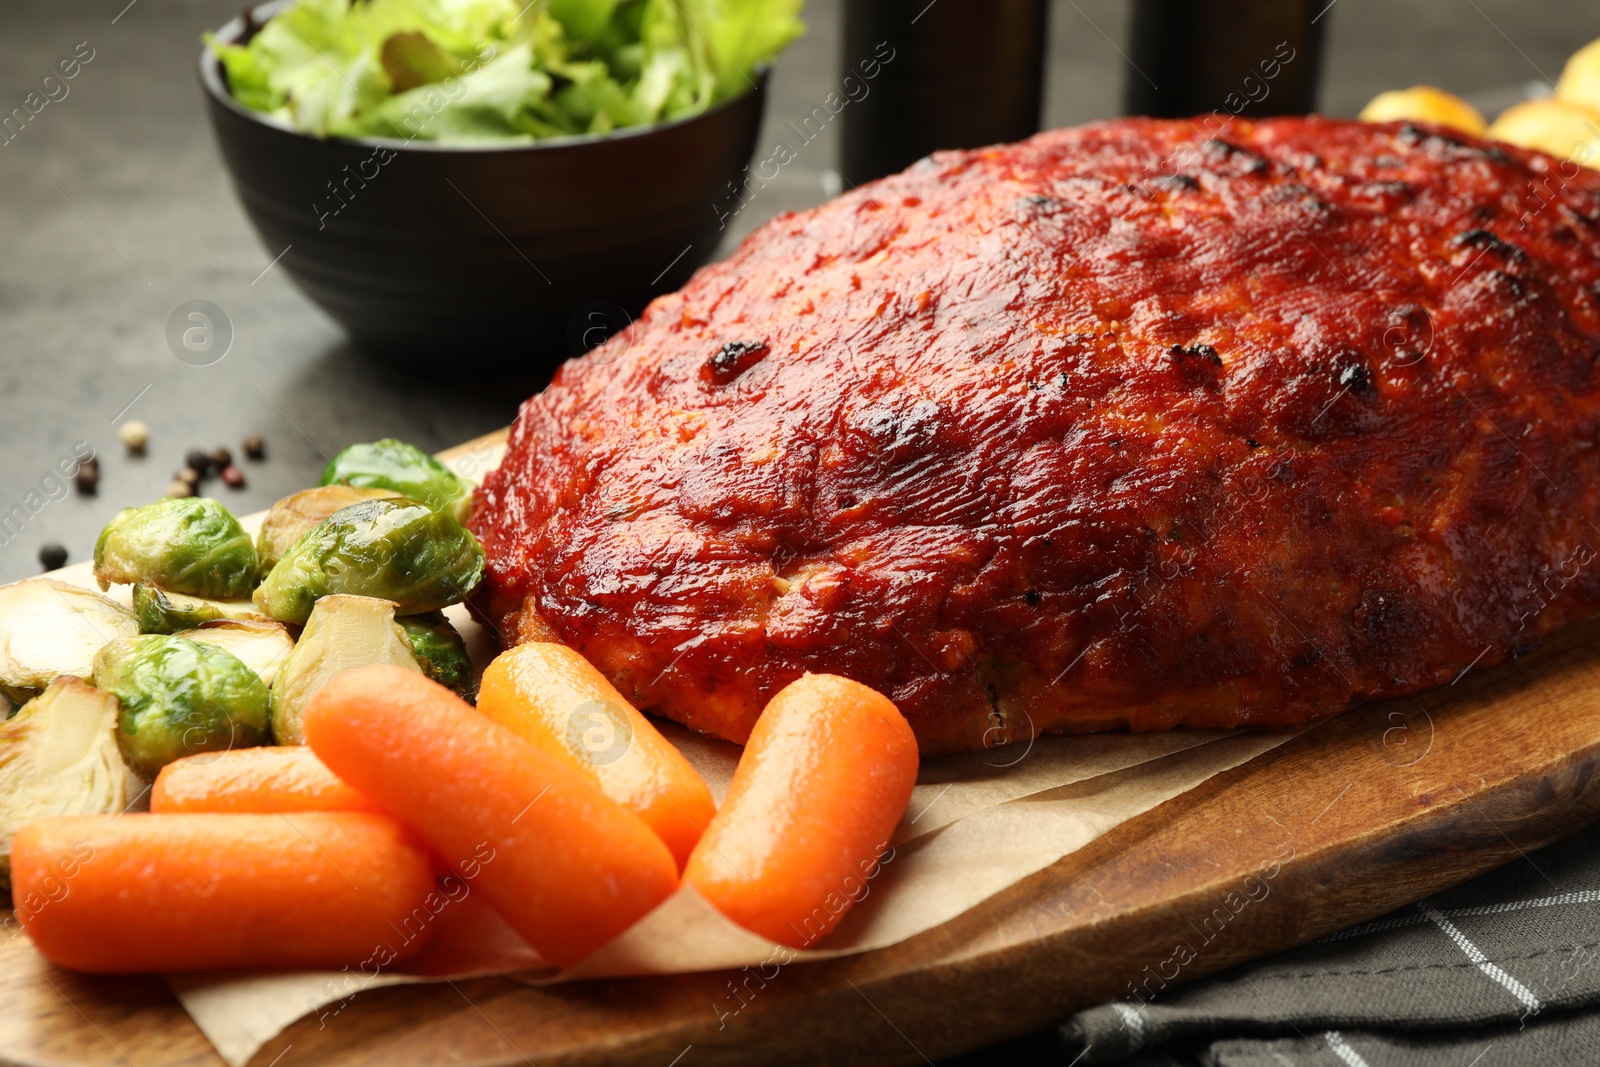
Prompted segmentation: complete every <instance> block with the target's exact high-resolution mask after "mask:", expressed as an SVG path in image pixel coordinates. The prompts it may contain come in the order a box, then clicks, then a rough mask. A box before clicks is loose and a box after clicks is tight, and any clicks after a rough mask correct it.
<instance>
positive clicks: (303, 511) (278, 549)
mask: <svg viewBox="0 0 1600 1067" xmlns="http://www.w3.org/2000/svg"><path fill="white" fill-rule="evenodd" d="M399 495H400V494H399V493H397V492H395V491H394V490H393V489H359V488H357V487H355V486H351V485H321V486H318V487H317V488H315V489H302V490H300V491H299V492H298V493H291V494H290V495H288V496H286V497H284V498H283V499H282V500H280V501H278V502H277V503H276V504H274V505H272V509H271V510H270V511H268V512H267V517H266V518H265V519H263V520H262V522H261V532H260V533H259V534H257V535H256V557H257V559H259V560H260V563H261V573H262V575H263V576H265V575H266V573H267V572H268V571H270V570H272V567H273V565H274V564H276V563H277V562H278V560H280V559H282V558H283V554H284V553H285V552H287V551H289V549H291V548H293V547H294V543H295V542H296V541H298V540H300V538H302V537H304V536H305V534H306V531H308V530H310V529H311V528H313V527H314V526H316V525H317V524H319V523H321V522H322V520H323V519H326V518H330V517H331V516H332V515H333V514H334V513H335V512H337V511H341V510H343V509H344V508H347V507H349V506H350V505H351V504H359V503H361V502H362V501H363V500H381V499H383V498H385V497H395V496H399Z"/></svg>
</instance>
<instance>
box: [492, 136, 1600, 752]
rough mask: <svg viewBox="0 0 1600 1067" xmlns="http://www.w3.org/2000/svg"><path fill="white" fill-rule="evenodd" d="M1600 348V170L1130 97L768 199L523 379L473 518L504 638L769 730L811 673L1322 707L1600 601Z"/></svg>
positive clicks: (1184, 719)
mask: <svg viewBox="0 0 1600 1067" xmlns="http://www.w3.org/2000/svg"><path fill="white" fill-rule="evenodd" d="M1597 339H1600V174H1595V173H1593V172H1589V171H1583V170H1580V169H1579V168H1577V167H1575V166H1572V165H1570V164H1561V163H1558V162H1557V161H1555V160H1552V159H1550V158H1548V157H1544V156H1540V155H1538V154H1536V153H1530V152H1525V151H1521V150H1517V149H1512V148H1509V147H1506V146H1501V145H1495V144H1491V143H1488V142H1483V141H1478V140H1476V139H1472V138H1468V137H1464V136H1460V135H1455V134H1449V133H1447V132H1446V131H1443V130H1441V129H1437V128H1432V127H1418V126H1412V125H1403V124H1390V125H1363V124H1357V123H1348V122H1339V121H1332V120H1324V119H1317V118H1311V119H1282V120H1273V121H1265V122H1256V123H1251V122H1244V121H1239V122H1235V123H1233V124H1231V125H1228V126H1226V127H1223V128H1220V129H1207V128H1206V127H1205V125H1204V123H1203V122H1200V121H1196V122H1186V121H1175V122H1160V121H1153V120H1143V119H1131V120H1121V121H1115V122H1107V123H1102V124H1098V125H1093V126H1087V127H1082V128H1079V129H1070V130H1060V131H1055V132H1051V133H1046V134H1041V135H1040V136H1038V137H1035V138H1033V139H1032V140H1029V141H1026V142H1023V143H1021V144H1016V145H1008V146H1001V147H997V148H991V149H984V150H979V151H971V152H948V153H940V154H938V155H935V156H933V157H932V158H931V159H929V160H925V161H923V162H922V163H919V164H917V165H916V166H914V167H912V168H911V169H910V170H908V171H906V172H905V173H903V174H900V175H896V176H894V177H891V178H887V179H885V180H883V181H881V182H877V183H874V184H872V185H869V186H865V187H862V188H861V189H859V190H856V191H854V192H851V193H849V194H847V195H845V196H842V197H840V198H838V199H837V200H834V201H832V202H831V203H828V204H825V205H823V206H822V207H820V208H817V209H816V210H814V211H810V212H806V213H803V214H798V215H785V216H782V217H780V218H778V219H775V220H774V221H772V222H771V223H769V224H767V225H766V226H765V227H763V228H762V229H761V230H759V231H758V232H757V233H756V234H754V235H753V236H752V237H751V238H750V239H749V240H747V241H746V242H745V243H744V244H743V246H741V247H740V249H739V250H738V251H737V252H736V253H735V254H734V255H733V256H732V257H730V258H729V259H728V260H726V261H724V262H722V263H718V264H715V265H713V266H710V267H707V268H705V269H704V270H702V271H700V272H699V273H698V274H697V275H696V276H695V277H694V279H693V280H692V281H691V282H690V283H689V284H688V285H687V286H686V287H685V288H684V289H683V290H682V291H680V292H678V293H675V294H672V295H670V296H665V297H662V298H660V299H658V300H657V301H655V302H654V303H653V304H652V305H651V306H650V308H649V310H648V311H647V312H646V313H645V314H644V316H643V317H642V318H641V319H640V320H639V322H638V323H636V324H635V326H634V327H633V328H632V329H631V330H630V331H629V332H628V333H627V334H625V335H624V336H621V337H618V338H614V339H613V340H612V341H611V342H610V343H608V344H606V345H605V346H603V347H602V348H600V349H598V350H596V351H595V352H593V353H591V354H590V356H588V357H587V358H585V359H582V360H579V361H575V362H573V363H570V364H568V365H567V366H566V367H565V368H563V369H562V370H561V372H560V373H559V374H558V375H557V377H556V379H555V381H554V383H553V384H552V385H551V386H550V387H549V388H548V389H546V390H545V391H544V392H543V393H541V394H539V395H538V396H536V397H534V398H533V399H531V400H529V401H528V402H527V403H526V404H525V405H524V406H523V409H522V412H521V415H520V417H519V418H518V420H517V424H516V427H515V429H514V431H513V434H512V442H511V450H510V453H509V455H508V456H507V458H506V460H505V463H504V464H503V465H502V466H501V467H500V469H499V470H497V471H495V472H494V473H493V474H492V475H491V476H490V477H489V479H488V481H487V483H486V485H485V487H484V490H483V492H482V494H481V497H480V502H479V504H478V506H477V510H476V512H475V515H474V518H473V525H474V528H475V529H476V530H477V531H478V532H479V534H480V535H481V536H482V538H483V540H484V544H485V547H486V548H487V551H488V555H489V570H490V581H491V587H492V590H493V594H492V595H493V599H494V602H495V603H496V604H498V605H499V610H501V611H503V612H504V614H505V617H506V621H507V628H506V633H507V637H506V639H507V640H508V641H512V640H516V639H517V638H516V634H517V633H518V632H519V631H518V626H519V624H520V626H521V627H522V629H521V633H522V634H523V636H524V637H526V636H528V635H530V634H537V633H540V632H541V630H540V627H544V626H548V628H549V630H547V631H542V632H544V633H546V634H548V633H550V632H552V631H553V633H554V634H555V635H557V636H559V638H560V639H561V640H564V641H566V642H568V643H570V644H572V645H574V646H575V647H577V648H578V649H580V650H581V651H582V652H583V653H584V654H585V655H587V656H588V657H589V658H590V659H591V660H593V661H594V662H595V663H596V664H597V665H598V666H599V667H600V668H601V669H602V670H603V671H605V672H606V673H607V674H608V675H609V676H610V677H611V678H612V679H613V680H614V681H615V682H616V683H617V685H618V686H619V688H621V690H622V691H623V692H624V693H626V694H628V695H629V696H631V697H632V698H633V699H634V700H636V701H637V702H638V703H639V704H640V705H641V706H645V707H650V708H653V709H655V710H656V711H657V712H659V713H661V714H664V715H667V716H670V717H671V718H674V719H677V720H679V721H681V722H684V723H686V724H688V725H689V726H692V727H694V728H696V729H700V730H704V731H707V732H709V733H713V734H718V735H721V736H724V737H729V738H733V739H735V740H742V739H743V738H744V737H745V736H746V734H747V733H748V731H749V729H750V727H751V725H752V724H753V722H754V720H755V718H756V715H757V714H758V713H759V711H760V709H761V707H762V705H763V703H764V702H765V700H766V699H767V698H768V697H769V696H770V695H771V694H772V693H773V692H775V691H776V690H777V689H778V688H780V687H781V686H783V685H784V684H786V683H787V682H789V681H791V680H793V679H794V678H795V677H797V676H798V675H799V674H801V673H802V672H803V671H806V670H812V671H830V672H835V673H839V674H845V675H848V676H850V677H852V678H856V679H858V680H860V681H862V682H865V683H867V684H869V685H871V686H874V687H876V688H878V689H880V690H882V691H883V692H885V693H887V694H888V695H889V696H890V697H891V698H892V699H894V701H895V702H896V703H897V704H898V705H899V706H900V708H901V710H903V711H904V712H905V714H906V715H907V717H908V718H909V719H910V721H911V723H912V726H913V727H914V728H915V730H916V733H917V736H918V739H919V741H920V743H921V745H922V747H923V749H924V751H943V750H951V749H962V748H971V747H976V746H979V745H984V744H993V743H996V742H997V741H1000V740H1006V739H1014V738H1016V737H1019V736H1024V735H1026V734H1028V733H1030V732H1034V731H1045V730H1062V729H1068V730H1084V729H1102V728H1107V727H1113V726H1119V725H1128V726H1131V727H1132V728H1134V729H1137V730H1160V729H1167V728H1170V727H1173V726H1176V725H1180V724H1187V725H1199V726H1232V725H1236V724H1243V723H1256V724H1262V725H1266V726H1275V727H1276V726H1291V725H1294V724H1298V723H1301V722H1304V721H1306V720H1308V719H1311V718H1313V717H1315V716H1319V715H1325V714H1328V713H1331V712H1336V711H1338V710H1340V709H1342V708H1344V707H1346V706H1347V705H1348V704H1349V703H1350V702H1352V701H1354V700H1359V699H1362V698H1366V697H1376V696H1385V695H1392V694H1400V693H1407V692H1411V691H1414V690H1418V689H1422V688H1425V687H1428V686H1434V685H1438V684H1440V683H1444V682H1449V681H1450V680H1451V679H1452V678H1454V677H1455V676H1456V675H1457V674H1458V673H1459V672H1461V671H1462V670H1463V669H1465V668H1466V667H1468V665H1469V664H1477V665H1478V666H1480V667H1481V666H1486V665H1489V664H1492V663H1495V662H1497V661H1500V660H1504V659H1506V658H1508V657H1509V656H1512V655H1515V654H1516V653H1517V652H1518V651H1520V650H1522V649H1525V648H1526V647H1528V646H1529V645H1530V644H1531V643H1532V642H1533V641H1534V640H1535V639H1536V638H1537V637H1538V636H1539V635H1540V634H1543V633H1545V632H1548V631H1549V630H1551V629H1554V628H1555V627H1558V626H1561V625H1564V624H1567V623H1569V622H1572V621H1574V620H1577V619H1580V618H1584V617H1587V616H1589V615H1592V614H1594V613H1595V612H1596V611H1597V610H1600V579H1597V572H1600V567H1596V566H1595V565H1594V562H1593V558H1594V555H1595V550H1594V547H1593V546H1596V545H1600V530H1597V527H1596V521H1597V519H1600V514H1597V512H1600V501H1597V487H1600V479H1597V477H1596V475H1597V473H1600V472H1597V464H1600V456H1597V449H1596V448H1595V443H1596V437H1597V416H1600V393H1597V378H1596V367H1595V360H1596V354H1597ZM519 608H526V609H528V610H525V611H523V612H522V613H521V614H520V616H519V610H518V609H519Z"/></svg>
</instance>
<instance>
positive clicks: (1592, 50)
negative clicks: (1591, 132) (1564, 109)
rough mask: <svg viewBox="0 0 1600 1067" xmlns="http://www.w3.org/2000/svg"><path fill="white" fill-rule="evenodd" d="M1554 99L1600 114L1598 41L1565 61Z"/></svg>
mask: <svg viewBox="0 0 1600 1067" xmlns="http://www.w3.org/2000/svg"><path fill="white" fill-rule="evenodd" d="M1556 99H1557V100H1560V101H1561V102H1562V103H1565V104H1572V105H1574V106H1576V107H1581V108H1583V109H1584V110H1586V111H1593V112H1595V113H1597V114H1600V41H1590V42H1589V43H1588V44H1586V45H1584V46H1583V47H1582V48H1580V49H1578V50H1577V51H1576V52H1574V53H1573V54H1572V58H1571V59H1569V60H1567V65H1566V67H1565V68H1563V69H1562V71H1561V80H1560V81H1559V82H1557V83H1556Z"/></svg>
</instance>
